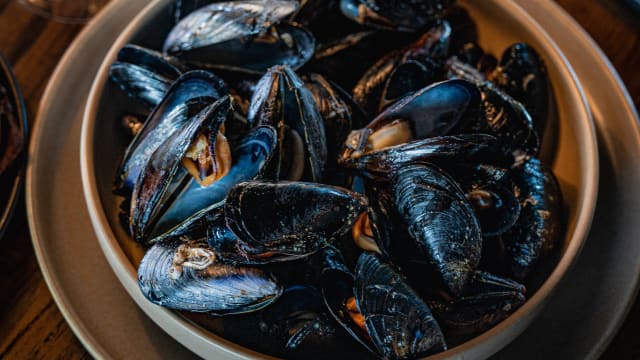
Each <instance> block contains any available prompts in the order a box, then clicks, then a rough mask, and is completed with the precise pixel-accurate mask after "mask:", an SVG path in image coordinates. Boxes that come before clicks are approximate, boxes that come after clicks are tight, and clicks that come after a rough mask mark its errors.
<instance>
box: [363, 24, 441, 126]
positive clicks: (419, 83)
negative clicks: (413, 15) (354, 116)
mask: <svg viewBox="0 0 640 360" xmlns="http://www.w3.org/2000/svg"><path fill="white" fill-rule="evenodd" d="M450 37H451V27H450V26H449V23H447V22H446V21H443V22H440V23H438V24H436V25H434V26H433V27H432V28H431V29H429V31H427V32H426V33H424V35H422V36H421V37H420V39H418V40H417V41H415V42H414V43H412V44H410V45H408V46H407V47H405V48H404V49H402V50H394V51H392V52H390V53H388V54H386V55H385V56H383V57H382V58H380V60H378V61H377V62H376V63H375V64H374V65H373V66H371V67H370V68H369V69H368V70H367V72H366V73H365V74H364V75H363V76H362V78H360V80H359V81H358V83H357V84H356V85H355V86H354V88H353V98H354V100H355V101H356V103H357V104H358V105H360V107H361V108H362V109H363V110H364V112H365V114H367V115H368V116H375V115H376V114H378V113H380V112H381V111H382V110H383V109H384V108H386V107H388V106H389V105H391V104H393V103H394V102H395V101H396V100H398V99H400V98H402V97H403V96H404V95H407V94H411V93H413V92H415V91H418V90H420V89H422V88H424V87H426V86H427V85H431V84H432V83H434V82H436V81H437V80H438V79H439V78H440V73H441V68H442V66H443V64H444V60H445V58H446V57H447V54H448V51H449V39H450Z"/></svg>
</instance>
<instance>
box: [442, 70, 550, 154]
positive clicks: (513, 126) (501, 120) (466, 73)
mask: <svg viewBox="0 0 640 360" xmlns="http://www.w3.org/2000/svg"><path fill="white" fill-rule="evenodd" d="M446 66H447V69H448V75H447V76H448V77H449V78H455V79H465V80H469V81H471V82H473V83H474V84H476V86H478V89H479V90H480V92H481V93H482V116H479V117H477V121H474V122H467V123H466V124H465V126H463V128H462V129H461V131H462V132H485V133H490V134H492V135H495V136H497V137H498V138H499V139H500V140H501V141H502V142H503V148H504V150H503V151H504V152H505V153H508V154H512V156H513V157H514V159H516V164H521V163H522V162H524V161H526V160H527V159H528V158H530V157H532V156H536V155H537V154H538V151H539V149H540V139H539V137H538V133H537V132H536V131H535V129H534V127H533V121H532V119H531V116H530V115H529V113H528V112H527V110H526V109H525V107H524V106H523V105H522V104H521V103H520V102H518V101H516V100H515V99H513V98H512V97H511V96H509V95H508V94H507V93H505V92H504V91H502V90H500V89H499V88H498V87H497V86H496V85H494V84H493V83H491V82H490V81H487V80H486V79H485V77H484V75H483V74H481V73H480V72H479V71H477V70H476V69H475V68H472V67H471V66H469V65H467V64H464V63H462V62H461V61H460V60H458V59H457V58H455V57H454V58H451V59H449V60H448V61H447V65H446Z"/></svg>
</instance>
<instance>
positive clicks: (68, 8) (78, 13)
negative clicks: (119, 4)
mask: <svg viewBox="0 0 640 360" xmlns="http://www.w3.org/2000/svg"><path fill="white" fill-rule="evenodd" d="M108 1H109V0H18V3H20V4H21V5H23V6H25V7H26V8H28V9H29V10H31V11H33V12H35V13H37V14H39V15H42V16H44V17H47V18H50V19H52V20H56V21H61V22H65V23H73V24H81V23H85V22H87V21H89V19H90V18H91V17H92V16H93V15H95V13H97V12H98V10H100V9H101V8H102V7H103V6H104V5H105V4H106V3H107V2H108Z"/></svg>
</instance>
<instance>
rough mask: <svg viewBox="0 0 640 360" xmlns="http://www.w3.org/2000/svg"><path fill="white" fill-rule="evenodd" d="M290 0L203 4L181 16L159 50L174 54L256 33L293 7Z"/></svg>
mask: <svg viewBox="0 0 640 360" xmlns="http://www.w3.org/2000/svg"><path fill="white" fill-rule="evenodd" d="M297 6H298V3H297V1H292V0H267V1H260V0H242V1H227V2H217V3H213V4H210V5H207V6H203V7H201V8H199V9H197V10H195V11H193V12H191V13H190V14H189V15H187V16H186V17H184V18H183V19H182V20H180V22H179V23H178V24H176V25H175V26H174V27H173V29H171V31H170V32H169V35H167V38H166V39H165V41H164V45H163V52H165V53H170V54H176V53H178V54H179V53H184V52H187V51H192V50H194V49H199V48H203V47H207V46H210V45H214V44H220V43H223V42H226V41H230V40H234V39H239V38H242V37H248V36H252V35H257V34H259V33H261V32H263V31H265V30H266V29H267V28H268V27H270V26H271V24H273V23H276V22H278V21H279V20H281V19H282V18H284V17H285V16H287V15H289V14H291V13H292V12H293V11H295V9H296V8H297Z"/></svg>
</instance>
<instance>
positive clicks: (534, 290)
mask: <svg viewBox="0 0 640 360" xmlns="http://www.w3.org/2000/svg"><path fill="white" fill-rule="evenodd" d="M170 3H171V1H169V0H158V1H153V2H151V3H150V4H149V5H148V6H147V7H146V8H145V10H144V11H142V12H141V13H140V14H139V15H138V16H137V17H136V18H135V19H134V20H133V21H132V22H131V23H130V24H129V26H128V27H127V28H126V29H125V30H124V31H123V33H122V34H121V35H120V37H119V38H118V39H117V40H116V41H115V43H114V44H113V46H112V48H111V50H110V51H109V53H108V55H107V56H106V58H105V60H104V62H103V64H102V66H101V68H100V70H99V72H98V74H97V76H96V78H95V81H94V83H93V86H92V89H91V93H90V95H89V99H88V103H87V106H86V110H85V116H84V120H83V128H82V139H81V162H82V164H81V168H82V182H83V186H84V192H85V196H86V201H87V206H88V209H89V213H90V215H91V220H92V223H93V226H94V230H95V232H96V234H97V237H98V239H99V241H100V245H101V247H102V249H103V251H104V254H105V256H106V258H107V260H108V261H109V263H110V265H111V267H112V269H113V271H114V272H115V274H116V275H117V277H118V278H119V279H120V281H121V282H122V285H123V286H124V287H125V289H126V290H127V291H128V292H129V294H130V295H131V297H132V298H133V299H134V300H135V301H136V303H137V304H138V305H139V306H140V308H141V309H142V310H143V311H144V312H145V313H146V314H147V315H148V316H149V317H150V318H151V319H153V320H154V321H155V322H156V323H157V324H158V325H159V326H160V327H161V328H162V329H164V330H165V331H166V332H167V333H169V334H170V335H171V336H172V337H174V338H175V339H176V340H177V341H178V342H180V343H182V344H183V345H184V346H186V347H187V348H189V349H191V350H192V351H193V352H194V353H196V354H198V355H200V356H202V357H205V358H216V359H220V358H236V359H237V358H253V357H256V356H264V355H263V354H260V353H257V352H255V351H253V350H251V349H247V348H244V347H242V346H240V345H237V344H235V343H232V342H230V341H228V340H225V339H224V338H222V337H220V336H217V335H216V334H214V333H212V332H210V331H208V330H206V329H205V328H204V327H201V326H199V325H198V324H197V323H195V322H192V321H190V320H187V319H186V318H185V317H183V316H181V315H180V314H179V313H177V312H174V311H171V310H168V309H165V308H162V307H159V306H156V305H154V304H152V303H151V302H149V301H147V300H146V299H145V298H144V297H143V295H142V293H141V292H140V290H139V289H138V283H137V276H136V266H135V265H134V264H136V263H137V262H138V261H139V259H140V257H141V256H142V250H141V249H140V248H139V247H138V246H137V245H135V244H134V243H133V241H132V240H130V238H129V237H128V236H127V235H126V233H125V232H124V230H123V228H122V227H121V225H120V222H119V219H118V206H119V203H120V201H121V199H119V198H117V197H116V196H114V195H113V194H112V192H111V190H112V183H113V180H114V177H115V174H116V170H117V167H118V165H119V163H120V159H121V158H122V155H123V153H124V150H125V147H126V145H127V143H126V140H125V139H124V137H123V136H122V130H121V129H120V125H119V123H120V117H121V116H122V115H123V114H124V113H125V112H127V111H131V109H133V108H135V106H134V104H133V103H132V102H131V100H129V99H128V98H127V97H126V96H125V95H124V94H122V93H121V92H120V91H119V90H118V89H117V88H116V86H114V85H113V84H111V83H110V82H109V81H108V70H109V65H110V64H111V63H112V62H113V61H114V60H115V58H116V55H117V52H118V50H119V49H120V48H121V47H122V46H123V45H125V44H127V43H135V44H140V45H144V46H147V47H150V48H155V49H159V48H161V45H162V42H163V40H164V37H165V36H166V34H167V33H168V32H169V30H170V26H171V25H170V24H171V18H170V11H169V6H170ZM460 3H461V5H463V6H464V7H465V8H466V9H467V10H469V12H470V13H471V15H472V17H473V18H474V20H475V21H476V23H477V24H478V29H479V37H480V38H479V42H480V44H481V45H482V46H483V47H484V48H485V49H487V50H488V51H489V52H491V53H493V54H496V55H498V56H499V55H500V54H501V53H502V51H503V49H505V48H506V47H507V46H509V45H511V44H512V43H514V42H519V41H524V42H527V43H529V44H531V45H533V46H534V47H535V48H536V49H537V50H538V52H540V54H541V55H542V57H543V59H544V61H545V63H546V65H547V68H548V71H549V75H550V78H551V82H552V86H553V91H554V93H555V97H556V102H557V111H556V113H557V119H556V121H554V122H553V123H555V124H557V127H556V129H555V131H551V133H552V135H555V136H546V137H545V144H544V146H543V149H544V152H543V156H542V158H543V160H544V161H545V162H546V163H547V164H548V165H550V166H552V168H553V171H554V173H555V174H556V176H557V178H558V179H559V181H560V184H561V187H562V192H563V196H564V202H565V207H566V213H567V219H568V221H567V227H566V236H565V238H564V241H563V242H562V244H561V246H559V247H558V250H557V252H558V255H557V256H556V257H555V258H554V259H552V260H550V261H548V262H547V264H546V266H544V268H543V269H541V270H540V271H539V272H538V273H537V275H536V276H535V277H534V278H533V279H532V280H531V281H530V283H528V284H527V285H528V287H529V292H528V296H529V299H528V300H527V302H526V303H525V304H524V305H523V306H522V307H520V308H519V309H518V310H517V311H516V312H515V313H513V314H512V315H511V316H510V317H508V318H507V319H506V320H505V321H503V322H501V323H499V324H498V325H497V326H495V327H493V328H492V329H490V330H489V331H487V332H485V333H483V334H481V335H479V336H477V337H475V338H473V339H471V340H469V341H467V342H465V343H463V344H461V345H458V346H455V347H453V348H451V349H449V350H448V351H446V352H443V353H441V354H437V355H434V356H433V358H438V359H439V358H450V357H452V358H485V357H488V356H490V355H491V354H493V353H495V352H496V351H498V350H499V349H501V348H502V347H504V346H505V345H506V344H508V343H509V342H510V341H511V340H513V339H514V338H515V337H516V336H518V335H519V334H520V333H521V332H522V331H523V330H524V329H525V328H526V327H527V326H528V325H529V324H530V323H531V321H532V320H533V319H534V318H535V316H536V315H538V314H539V313H540V312H541V311H543V308H544V305H545V304H546V302H547V300H548V299H549V297H550V296H551V294H552V293H553V290H554V289H555V288H556V286H557V285H558V283H559V282H560V280H561V279H562V277H563V276H564V275H565V274H566V273H567V271H568V270H569V268H570V267H571V265H572V264H573V263H574V262H575V260H576V257H577V256H578V254H579V252H580V249H581V247H582V245H583V243H584V241H585V238H586V235H587V233H588V231H589V226H590V224H591V219H592V216H593V211H594V208H595V200H596V193H597V180H598V162H597V145H596V138H595V130H594V126H593V123H592V121H591V118H590V114H589V110H588V108H587V104H586V100H585V97H584V94H583V92H582V90H581V88H580V84H579V82H578V80H577V79H576V77H575V74H574V72H573V70H572V69H571V66H570V65H569V63H568V62H567V60H566V59H565V57H564V56H563V55H562V53H561V52H560V51H559V49H558V47H557V46H556V45H555V44H554V43H553V41H552V39H551V38H549V36H548V35H547V34H546V33H545V32H544V30H543V29H542V28H541V27H540V26H539V25H538V24H537V23H535V22H534V21H533V20H532V18H531V17H529V16H528V15H527V14H526V13H525V12H524V11H523V10H522V9H521V8H519V7H518V6H517V5H516V4H515V3H513V2H510V1H502V0H485V1H471V0H468V1H460Z"/></svg>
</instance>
